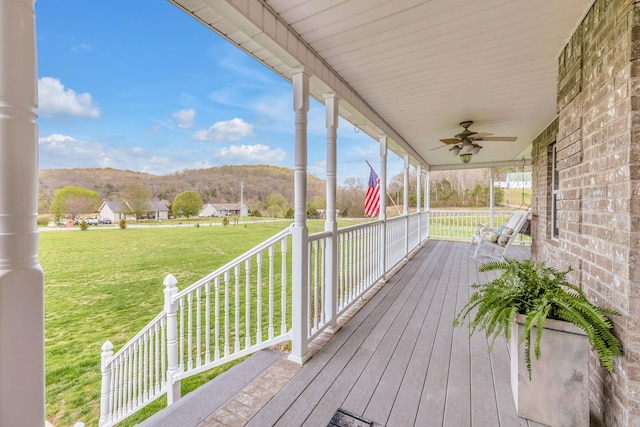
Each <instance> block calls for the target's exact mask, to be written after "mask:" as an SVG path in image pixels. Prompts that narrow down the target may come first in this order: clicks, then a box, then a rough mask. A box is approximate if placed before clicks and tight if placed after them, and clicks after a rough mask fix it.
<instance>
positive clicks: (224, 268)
mask: <svg viewBox="0 0 640 427" xmlns="http://www.w3.org/2000/svg"><path fill="white" fill-rule="evenodd" d="M292 230H293V224H291V225H290V226H289V227H287V228H285V229H284V230H282V231H280V232H279V233H278V234H275V235H274V236H272V237H270V238H269V239H267V240H265V241H264V242H262V243H260V244H259V245H258V246H256V247H254V248H253V249H251V250H250V251H248V252H245V253H244V254H242V255H240V256H239V257H237V258H235V259H233V260H232V261H229V262H228V263H226V264H225V265H223V266H222V267H220V268H218V269H217V270H215V271H213V272H212V273H209V274H207V275H206V276H204V277H203V278H202V279H200V280H198V281H197V282H194V283H193V284H191V285H189V286H187V287H186V288H184V289H183V290H181V291H180V292H178V293H177V294H176V295H175V296H174V297H173V299H172V302H175V301H178V300H179V299H181V298H183V297H184V296H185V295H188V294H189V293H191V292H192V291H194V290H195V289H196V288H199V287H200V286H203V285H205V284H206V283H207V282H210V281H211V280H213V279H215V278H216V277H219V276H221V275H222V274H224V272H225V271H228V270H230V269H231V268H233V267H235V266H236V265H238V264H241V263H243V262H245V261H246V260H248V259H250V258H252V257H253V256H254V255H256V254H257V253H258V252H261V251H263V250H265V249H267V248H268V247H269V246H271V245H273V244H274V243H277V242H278V241H280V240H282V239H283V238H284V237H287V236H288V235H290V234H291V232H292Z"/></svg>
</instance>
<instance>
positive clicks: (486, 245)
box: [469, 210, 529, 260]
mask: <svg viewBox="0 0 640 427" xmlns="http://www.w3.org/2000/svg"><path fill="white" fill-rule="evenodd" d="M528 217H529V212H527V211H525V210H517V211H513V212H512V213H511V215H510V216H509V218H508V219H507V222H506V223H505V225H503V226H501V227H498V228H490V227H488V226H485V225H483V224H478V227H477V228H476V231H475V233H473V236H472V237H471V242H470V243H469V246H470V247H471V246H473V244H474V243H475V242H476V241H477V242H478V243H477V245H476V249H475V251H474V252H473V256H472V258H473V259H475V260H478V258H479V257H490V258H494V259H497V260H504V258H505V255H506V254H507V252H508V250H509V247H511V244H512V243H513V241H514V240H515V238H516V235H517V234H518V233H519V232H520V230H521V229H522V227H523V226H524V224H525V222H526V221H527V218H528Z"/></svg>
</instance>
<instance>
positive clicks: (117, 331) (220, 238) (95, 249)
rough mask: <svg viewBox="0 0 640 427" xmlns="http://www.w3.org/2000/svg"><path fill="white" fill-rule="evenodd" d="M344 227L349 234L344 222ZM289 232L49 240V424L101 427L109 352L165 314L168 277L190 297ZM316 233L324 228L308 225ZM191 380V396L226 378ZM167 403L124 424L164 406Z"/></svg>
mask: <svg viewBox="0 0 640 427" xmlns="http://www.w3.org/2000/svg"><path fill="white" fill-rule="evenodd" d="M340 225H341V226H346V225H350V224H349V223H341V224H340ZM286 226H287V223H286V222H271V223H264V224H248V225H246V226H245V225H230V226H228V227H222V226H219V225H216V226H209V225H207V224H202V223H201V224H200V225H199V226H195V225H194V226H188V227H171V228H160V227H143V228H132V227H130V228H127V229H125V230H121V229H119V228H117V227H90V228H89V230H87V231H79V230H77V229H76V230H62V231H42V232H41V233H40V251H39V256H40V263H41V264H42V268H43V270H44V273H45V329H46V331H45V352H46V383H47V390H46V393H47V394H46V399H47V419H48V420H49V421H51V422H52V423H53V424H54V425H55V426H57V427H62V426H71V425H73V424H74V423H75V422H77V421H82V422H84V423H85V424H86V425H88V426H89V425H91V426H93V425H97V423H98V418H99V412H100V408H99V404H100V378H101V373H100V347H101V346H102V344H103V343H104V342H105V341H106V340H109V341H111V342H112V343H113V345H114V350H116V351H117V350H118V349H120V348H121V347H122V346H123V345H124V344H125V343H126V342H127V341H128V340H129V339H130V338H132V337H133V336H134V335H135V334H136V333H137V332H138V331H139V330H140V329H141V328H142V327H144V326H145V325H146V324H147V323H148V322H149V321H150V320H151V319H153V318H154V317H155V316H156V314H158V313H159V312H160V310H161V309H162V305H163V285H162V282H163V280H164V278H165V276H166V275H167V274H169V273H171V274H173V275H174V276H175V277H176V278H177V279H178V287H179V288H180V289H183V288H185V287H186V286H188V285H190V284H191V283H193V282H195V281H196V280H198V279H200V278H202V277H203V276H205V275H206V274H208V273H210V272H212V271H213V270H215V269H216V268H218V267H220V266H222V265H224V264H225V263H227V262H228V261H230V260H232V259H234V258H236V257H237V256H239V255H241V254H242V253H244V252H246V251H247V250H248V249H251V248H252V247H254V246H255V245H257V244H259V243H261V242H263V241H264V240H266V239H267V238H269V237H270V236H272V235H274V234H276V233H277V232H279V231H280V230H282V229H283V228H285V227H286ZM308 226H309V232H310V233H315V232H318V231H322V229H323V227H324V223H323V221H309V223H308ZM227 368H228V366H224V367H220V368H217V369H215V370H212V371H210V372H207V373H204V374H200V375H198V376H195V377H192V378H188V379H187V380H185V381H183V385H182V389H183V393H186V392H188V391H191V390H193V389H195V388H197V387H198V386H199V385H201V384H203V383H204V382H206V381H208V380H209V379H211V378H213V377H214V376H215V375H217V374H218V373H220V372H222V371H223V370H224V369H227ZM165 402H166V401H165V400H164V399H160V400H159V401H158V402H156V403H154V404H152V405H150V406H149V407H148V408H145V409H143V410H142V411H141V412H140V413H139V414H136V415H134V416H132V417H131V418H130V419H128V420H126V421H125V422H124V423H122V425H133V424H134V423H135V422H139V421H141V420H142V419H144V418H146V417H147V416H149V415H150V414H152V413H153V412H155V411H157V410H158V409H160V408H162V407H164V406H165V404H166V403H165Z"/></svg>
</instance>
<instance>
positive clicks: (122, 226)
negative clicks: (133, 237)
mask: <svg viewBox="0 0 640 427" xmlns="http://www.w3.org/2000/svg"><path fill="white" fill-rule="evenodd" d="M118 225H119V226H120V228H121V229H123V230H124V229H125V228H127V220H126V219H121V220H120V221H119V222H118Z"/></svg>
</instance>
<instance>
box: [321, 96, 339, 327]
mask: <svg viewBox="0 0 640 427" xmlns="http://www.w3.org/2000/svg"><path fill="white" fill-rule="evenodd" d="M338 101H339V100H338V98H337V97H336V95H335V93H330V94H325V95H324V103H325V107H326V114H327V119H326V121H327V177H326V179H327V184H326V185H327V187H326V190H327V205H326V219H325V223H324V229H325V231H330V232H331V238H330V239H329V241H328V242H327V252H326V259H327V262H326V266H327V271H326V278H327V280H326V284H325V289H324V291H323V294H324V309H325V318H326V319H327V323H328V324H329V325H330V326H329V327H330V328H331V329H332V330H333V332H336V330H337V328H336V326H337V322H336V317H337V314H336V313H337V297H338V223H337V221H336V187H337V182H336V173H337V139H338V108H339V106H338Z"/></svg>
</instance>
